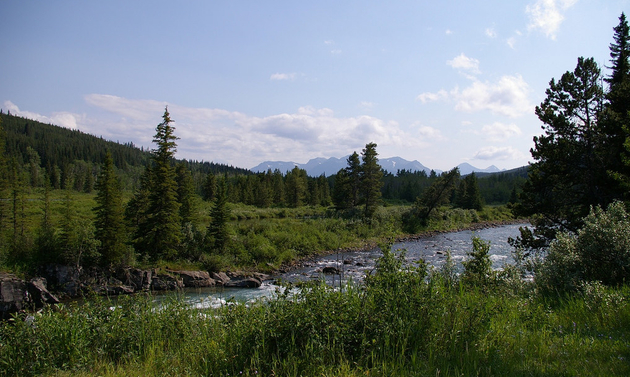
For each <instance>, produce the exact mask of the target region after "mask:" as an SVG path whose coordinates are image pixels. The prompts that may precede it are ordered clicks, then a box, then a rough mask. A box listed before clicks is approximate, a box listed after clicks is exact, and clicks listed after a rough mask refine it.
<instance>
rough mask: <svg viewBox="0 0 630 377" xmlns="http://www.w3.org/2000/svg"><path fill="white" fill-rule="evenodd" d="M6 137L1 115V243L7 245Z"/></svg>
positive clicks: (7, 172)
mask: <svg viewBox="0 0 630 377" xmlns="http://www.w3.org/2000/svg"><path fill="white" fill-rule="evenodd" d="M5 139H6V137H5V132H4V128H3V127H2V117H0V243H2V245H5V242H4V240H3V236H4V229H5V226H6V222H7V220H6V219H7V217H8V212H9V210H8V208H7V205H8V204H7V203H8V202H7V200H6V199H8V197H9V193H8V189H9V178H8V174H9V171H8V163H7V157H6V152H5V147H4V146H5V144H6V140H5ZM2 251H3V247H2V246H0V252H2Z"/></svg>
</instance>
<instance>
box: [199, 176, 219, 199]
mask: <svg viewBox="0 0 630 377" xmlns="http://www.w3.org/2000/svg"><path fill="white" fill-rule="evenodd" d="M201 192H202V197H203V200H205V201H207V202H211V201H213V200H214V194H215V193H216V178H215V177H214V174H212V173H208V174H207V175H206V179H205V180H204V181H203V186H202V190H201Z"/></svg>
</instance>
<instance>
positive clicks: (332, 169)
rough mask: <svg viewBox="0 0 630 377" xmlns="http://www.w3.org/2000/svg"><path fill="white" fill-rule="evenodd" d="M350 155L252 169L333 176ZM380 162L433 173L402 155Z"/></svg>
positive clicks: (388, 167)
mask: <svg viewBox="0 0 630 377" xmlns="http://www.w3.org/2000/svg"><path fill="white" fill-rule="evenodd" d="M347 161H348V156H346V157H342V158H336V157H331V158H323V157H319V158H314V159H312V160H309V161H308V162H307V163H305V164H300V163H297V162H291V161H265V162H263V163H261V164H259V165H257V166H254V167H253V168H251V169H250V170H251V171H253V172H255V173H260V172H265V171H267V170H271V171H275V170H276V169H278V170H279V171H280V172H281V173H282V174H284V173H286V172H287V171H290V170H292V169H293V168H294V167H296V166H297V167H298V168H300V169H304V170H306V173H307V174H308V175H309V176H311V177H318V176H320V175H322V174H324V175H326V176H331V175H333V174H337V172H338V171H339V170H340V169H343V168H345V167H347V166H348V162H347ZM378 163H379V164H380V165H381V167H382V168H383V169H384V170H385V171H387V172H389V173H392V174H396V173H397V172H398V171H399V170H409V171H412V172H413V171H424V172H426V173H427V174H430V173H431V168H428V167H426V166H424V165H422V164H421V163H420V162H418V161H416V160H414V161H407V160H405V159H404V158H400V157H390V158H382V159H379V160H378ZM457 167H458V168H459V172H460V174H461V175H466V174H470V173H472V172H484V173H495V172H499V171H500V170H499V168H497V167H496V166H494V165H492V166H489V167H487V168H485V169H479V168H476V167H474V166H472V165H470V164H468V163H462V164H459V165H458V166H457ZM435 172H436V173H438V174H440V173H441V172H442V171H440V170H435Z"/></svg>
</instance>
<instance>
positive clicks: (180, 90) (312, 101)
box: [0, 0, 630, 170]
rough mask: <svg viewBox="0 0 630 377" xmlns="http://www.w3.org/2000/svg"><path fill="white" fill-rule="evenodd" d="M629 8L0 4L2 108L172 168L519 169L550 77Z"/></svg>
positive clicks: (590, 3)
mask: <svg viewBox="0 0 630 377" xmlns="http://www.w3.org/2000/svg"><path fill="white" fill-rule="evenodd" d="M628 10H630V0H524V1H518V0H510V1H505V0H479V1H471V0H443V1H425V0H416V1H407V0H394V1H389V2H383V1H369V0H361V1H353V0H349V1H327V0H325V1H288V0H287V1H222V2H219V1H182V2H174V1H155V0H154V1H146V0H135V1H127V0H125V1H117V0H113V1H81V0H77V1H67V0H58V1H23V0H2V1H0V52H1V54H2V55H1V56H2V57H1V58H0V108H2V110H3V112H5V113H6V112H7V111H10V112H11V114H16V115H20V116H23V117H27V118H31V119H36V120H39V121H43V122H46V123H52V124H55V125H59V126H63V127H67V128H72V129H78V130H81V131H83V132H86V133H89V134H93V135H96V136H102V137H103V138H105V139H108V140H113V141H120V142H130V141H131V142H133V143H134V144H136V145H137V146H143V147H145V148H154V147H155V145H154V144H152V139H153V135H154V134H155V127H156V126H157V124H159V123H160V122H161V121H162V115H163V113H164V110H165V108H166V107H167V106H168V111H169V113H170V115H171V118H172V119H173V120H174V123H173V125H174V126H175V128H176V130H175V134H176V135H177V136H178V137H179V138H180V139H179V140H178V141H177V143H178V147H177V153H176V156H177V157H178V158H185V159H193V160H199V161H202V160H203V161H212V162H216V163H222V164H228V165H232V166H236V167H241V168H251V167H254V166H256V165H258V164H259V163H261V162H263V161H293V162H298V163H306V162H307V161H308V160H310V159H312V158H317V157H326V158H328V157H337V158H341V157H344V156H347V155H349V154H351V153H352V152H354V151H356V152H357V153H361V150H362V149H363V148H364V147H365V145H366V144H367V143H370V142H374V143H376V144H377V148H376V150H377V152H378V153H379V157H382V158H388V157H396V156H397V157H402V158H404V159H407V160H410V161H412V160H418V161H419V162H421V163H422V164H424V165H425V166H427V167H429V168H432V169H439V170H449V169H451V168H452V167H454V166H456V165H458V164H460V163H463V162H467V163H469V164H471V165H473V166H476V167H479V168H486V167H488V166H490V165H495V166H497V167H498V168H500V169H511V168H515V167H519V166H523V165H526V164H527V163H528V162H531V161H532V159H531V154H530V148H532V147H533V141H532V139H533V137H534V136H536V135H541V134H542V133H543V131H542V129H541V125H542V124H541V122H540V121H539V120H538V118H537V117H536V115H535V114H534V109H535V107H536V106H537V105H539V104H540V103H541V102H542V101H543V100H544V98H545V90H546V89H547V88H548V86H549V81H550V80H551V79H552V78H556V79H559V78H560V77H561V75H562V74H563V73H564V72H566V71H573V69H574V68H575V65H576V63H577V59H578V57H580V56H584V57H594V58H595V60H596V61H597V62H598V64H599V65H600V67H601V68H602V72H603V74H604V75H608V74H609V70H608V69H607V68H606V66H609V65H610V50H609V45H610V43H612V41H613V39H612V37H613V27H615V26H616V25H617V24H618V23H619V16H620V15H621V13H622V12H627V11H628Z"/></svg>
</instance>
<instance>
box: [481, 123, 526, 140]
mask: <svg viewBox="0 0 630 377" xmlns="http://www.w3.org/2000/svg"><path fill="white" fill-rule="evenodd" d="M521 134H522V132H521V129H520V128H519V127H518V126H517V125H516V124H503V123H501V122H494V123H492V124H487V125H485V126H483V127H482V129H481V135H483V136H484V137H485V138H486V139H487V140H489V141H504V140H507V139H509V138H510V137H512V136H518V135H521Z"/></svg>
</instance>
